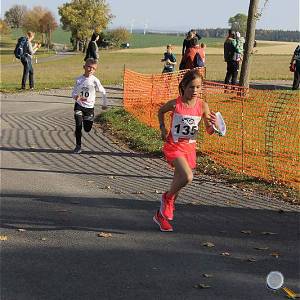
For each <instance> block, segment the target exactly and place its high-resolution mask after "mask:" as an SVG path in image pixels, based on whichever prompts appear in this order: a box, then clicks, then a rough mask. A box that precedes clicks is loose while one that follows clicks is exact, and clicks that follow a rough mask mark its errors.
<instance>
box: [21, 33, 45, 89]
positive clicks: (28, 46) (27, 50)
mask: <svg viewBox="0 0 300 300" xmlns="http://www.w3.org/2000/svg"><path fill="white" fill-rule="evenodd" d="M34 36H35V33H34V32H32V31H28V32H27V37H26V39H27V42H26V43H25V46H24V54H23V55H22V57H21V62H22V64H23V67H24V69H23V76H22V84H21V89H22V90H25V89H26V81H27V78H28V75H29V87H30V89H31V90H33V88H34V79H33V67H32V56H33V54H34V53H35V52H36V51H37V49H39V48H40V47H41V44H39V43H35V44H34V46H32V43H31V41H32V40H33V39H34Z"/></svg>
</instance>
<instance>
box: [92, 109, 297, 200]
mask: <svg viewBox="0 0 300 300" xmlns="http://www.w3.org/2000/svg"><path fill="white" fill-rule="evenodd" d="M95 121H96V122H97V123H98V122H99V123H100V124H101V126H102V127H103V128H104V129H105V131H106V130H108V132H109V133H110V134H112V135H113V136H115V137H116V138H118V139H119V140H120V141H122V142H124V143H126V145H127V146H129V148H131V149H133V150H135V151H139V152H144V153H147V154H149V155H155V156H162V151H161V149H162V145H163V143H162V141H161V138H160V132H159V131H158V130H156V129H153V128H150V127H148V126H146V125H144V124H142V123H141V122H139V121H138V120H137V119H136V118H135V117H134V116H132V115H131V114H129V113H128V112H126V111H125V110H124V109H123V108H112V109H110V110H108V111H106V112H102V113H101V114H100V115H99V116H97V118H96V120H95ZM196 173H198V174H206V175H210V176H213V177H215V178H219V179H224V180H225V181H226V182H227V184H229V185H232V186H235V187H239V188H242V189H244V190H247V191H249V192H252V191H257V192H258V193H262V194H264V195H266V194H268V195H272V196H276V197H280V198H282V199H284V200H285V201H288V202H290V203H292V204H300V198H299V194H298V191H297V190H295V189H292V188H289V187H286V186H284V185H280V184H279V183H270V182H266V181H264V180H261V179H258V178H255V177H251V176H246V175H243V174H239V173H236V172H234V171H232V170H230V169H228V168H225V167H223V166H221V165H219V164H217V163H215V162H214V161H213V160H212V159H210V158H209V157H208V156H206V155H203V154H201V153H198V154H197V169H196Z"/></svg>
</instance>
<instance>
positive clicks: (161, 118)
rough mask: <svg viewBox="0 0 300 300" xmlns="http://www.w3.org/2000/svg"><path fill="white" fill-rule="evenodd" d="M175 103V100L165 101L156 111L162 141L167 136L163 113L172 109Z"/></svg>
mask: <svg viewBox="0 0 300 300" xmlns="http://www.w3.org/2000/svg"><path fill="white" fill-rule="evenodd" d="M175 105H176V100H170V101H168V102H167V103H165V104H164V105H163V106H162V107H161V108H160V109H159V111H158V114H157V116H158V121H159V128H160V131H161V138H162V140H163V141H165V140H166V138H167V130H166V126H165V113H167V112H169V111H172V110H174V108H175Z"/></svg>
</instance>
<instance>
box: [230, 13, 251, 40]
mask: <svg viewBox="0 0 300 300" xmlns="http://www.w3.org/2000/svg"><path fill="white" fill-rule="evenodd" d="M247 18H248V17H247V16H246V15H244V14H237V15H235V16H234V17H231V18H230V19H229V20H228V25H229V26H230V27H231V29H232V30H234V31H239V32H240V33H241V35H244V34H245V33H246V29H247Z"/></svg>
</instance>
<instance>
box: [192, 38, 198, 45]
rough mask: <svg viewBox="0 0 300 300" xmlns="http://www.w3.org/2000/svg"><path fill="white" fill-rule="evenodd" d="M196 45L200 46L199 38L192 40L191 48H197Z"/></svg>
mask: <svg viewBox="0 0 300 300" xmlns="http://www.w3.org/2000/svg"><path fill="white" fill-rule="evenodd" d="M196 45H198V38H197V37H193V38H192V39H191V46H192V47H195V46H196Z"/></svg>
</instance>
